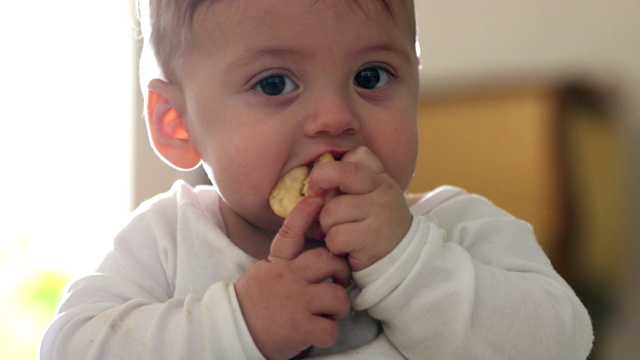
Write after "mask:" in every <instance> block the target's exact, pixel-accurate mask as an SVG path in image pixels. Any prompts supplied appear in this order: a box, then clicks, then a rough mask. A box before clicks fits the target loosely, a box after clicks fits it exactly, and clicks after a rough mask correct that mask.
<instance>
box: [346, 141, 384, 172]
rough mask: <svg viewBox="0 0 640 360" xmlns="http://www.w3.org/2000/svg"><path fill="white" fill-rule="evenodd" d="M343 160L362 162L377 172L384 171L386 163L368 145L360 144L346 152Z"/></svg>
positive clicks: (361, 163)
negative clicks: (383, 163)
mask: <svg viewBox="0 0 640 360" xmlns="http://www.w3.org/2000/svg"><path fill="white" fill-rule="evenodd" d="M342 161H346V162H352V163H355V164H360V165H362V166H364V167H366V168H369V169H370V170H371V171H373V172H374V173H376V174H382V173H384V165H382V161H380V159H378V157H377V156H376V155H375V154H374V153H372V152H371V150H369V148H368V147H366V146H358V147H356V148H354V149H353V150H351V151H349V152H348V153H346V154H344V156H343V157H342Z"/></svg>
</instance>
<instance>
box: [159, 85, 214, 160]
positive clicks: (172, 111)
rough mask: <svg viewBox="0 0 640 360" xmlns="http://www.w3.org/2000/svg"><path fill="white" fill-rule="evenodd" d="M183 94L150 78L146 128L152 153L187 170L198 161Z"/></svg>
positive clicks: (199, 158)
mask: <svg viewBox="0 0 640 360" xmlns="http://www.w3.org/2000/svg"><path fill="white" fill-rule="evenodd" d="M184 103H185V102H184V95H183V93H182V91H181V90H180V89H179V88H178V87H177V86H175V85H174V84H172V83H168V82H165V81H162V80H160V79H153V80H151V82H149V96H148V98H147V130H148V132H149V139H150V140H151V144H152V145H153V148H154V149H155V151H156V153H157V154H158V155H159V156H160V157H161V158H162V159H163V160H164V161H165V162H167V163H168V164H170V165H172V166H173V167H175V168H177V169H180V170H189V169H193V168H194V167H196V166H198V164H200V160H201V157H200V153H199V152H198V150H197V149H196V148H195V146H194V144H193V142H192V141H191V136H190V135H189V132H188V131H187V127H186V124H185V120H184V117H183V116H182V114H183V111H184V106H185V105H184Z"/></svg>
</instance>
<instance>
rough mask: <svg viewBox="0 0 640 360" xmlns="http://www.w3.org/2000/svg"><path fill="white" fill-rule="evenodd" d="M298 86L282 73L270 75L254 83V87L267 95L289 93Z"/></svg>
mask: <svg viewBox="0 0 640 360" xmlns="http://www.w3.org/2000/svg"><path fill="white" fill-rule="evenodd" d="M297 88H298V86H297V85H296V84H295V83H294V82H293V81H291V79H289V78H288V77H286V76H284V75H271V76H269V77H266V78H264V79H262V80H260V81H258V83H257V84H256V86H255V87H254V89H255V90H256V91H259V92H261V93H263V94H265V95H268V96H278V95H282V94H286V93H289V92H291V91H293V90H295V89H297Z"/></svg>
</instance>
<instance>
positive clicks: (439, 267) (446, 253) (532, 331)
mask: <svg viewBox="0 0 640 360" xmlns="http://www.w3.org/2000/svg"><path fill="white" fill-rule="evenodd" d="M448 191H450V192H456V191H455V190H448ZM439 195H442V194H439ZM456 195H457V196H456V197H455V198H454V199H450V200H447V201H446V202H444V203H443V204H440V205H439V206H437V207H436V208H435V209H433V210H432V211H429V214H428V215H426V216H417V217H415V218H414V221H413V224H412V227H411V230H410V232H409V234H408V235H407V237H406V238H405V239H404V240H403V241H402V242H401V244H400V245H399V246H398V247H397V248H396V249H394V251H393V252H392V253H390V254H389V255H388V256H387V257H386V258H384V259H382V260H381V261H379V262H378V263H376V264H374V265H373V266H371V267H369V268H367V269H365V270H363V271H360V272H356V273H354V280H355V282H356V284H357V285H358V286H359V287H361V289H362V291H361V293H360V294H359V296H357V298H356V299H354V307H355V308H356V309H358V310H362V309H367V310H368V311H369V313H370V314H371V316H373V317H375V318H377V319H379V320H381V321H382V324H383V328H384V330H385V333H386V335H387V336H388V337H389V339H390V340H391V341H392V342H393V343H394V345H395V346H396V347H397V348H398V349H399V350H400V351H401V352H402V353H403V354H404V355H405V356H407V357H408V358H425V357H427V358H436V359H477V358H482V359H585V358H586V357H587V355H588V353H589V351H590V348H591V341H592V330H591V324H590V320H589V316H588V314H587V312H586V310H585V308H584V306H583V305H582V304H581V303H580V301H579V299H578V298H577V297H576V296H575V294H574V293H573V291H572V290H571V289H570V287H569V286H568V285H567V284H566V283H565V282H564V281H563V280H562V279H561V278H560V277H559V276H558V274H557V273H556V272H555V271H554V270H553V268H552V266H551V264H550V262H549V260H548V259H547V257H546V256H545V254H544V253H543V252H542V250H541V249H540V247H539V246H538V244H537V243H536V240H535V236H534V234H533V231H532V229H531V227H530V226H529V225H528V224H526V223H524V222H522V221H519V220H516V219H514V218H512V217H511V216H509V215H508V214H506V213H504V212H503V211H501V210H499V209H497V208H496V207H495V206H493V205H492V204H490V203H489V202H488V201H486V200H485V199H483V198H480V197H477V196H469V195H466V194H463V193H462V192H461V191H457V194H456Z"/></svg>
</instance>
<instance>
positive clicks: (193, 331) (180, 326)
mask: <svg viewBox="0 0 640 360" xmlns="http://www.w3.org/2000/svg"><path fill="white" fill-rule="evenodd" d="M174 208H175V207H174ZM166 209H171V206H169V207H166ZM166 209H165V210H166ZM165 210H163V211H165ZM166 211H169V212H170V211H175V210H166ZM171 216H174V215H172V214H167V213H162V211H160V212H157V211H156V213H155V215H153V214H149V213H148V212H142V214H138V216H136V217H134V218H133V220H132V222H131V223H130V224H129V225H128V226H127V228H125V229H124V230H123V231H122V232H121V233H120V234H119V235H118V236H117V237H116V239H115V243H114V249H113V250H112V251H111V252H110V253H109V254H108V255H107V256H106V257H105V259H104V261H103V263H102V264H101V265H100V267H99V268H98V270H97V272H96V273H95V274H93V275H91V276H87V277H84V278H81V279H79V280H77V281H75V282H74V283H73V284H72V285H71V286H70V287H69V289H68V291H67V295H66V297H65V299H64V301H63V303H62V304H61V306H60V308H59V311H58V314H59V315H58V316H57V317H56V318H55V319H54V321H53V322H52V323H51V325H50V326H49V328H48V329H47V331H46V333H45V334H44V336H43V339H42V341H41V348H40V356H41V358H42V359H213V358H225V359H242V358H250V359H260V358H262V356H261V354H260V352H259V351H258V349H257V347H256V346H255V344H254V343H253V341H252V339H251V336H250V333H249V331H248V328H247V327H246V324H245V322H244V319H243V317H242V313H241V311H240V307H239V305H238V302H237V298H236V294H235V290H234V286H233V284H232V283H230V282H225V281H219V282H215V283H212V284H211V286H210V287H209V288H208V289H207V290H206V291H205V292H204V293H203V294H188V295H186V296H184V297H174V296H173V295H174V280H175V279H174V278H173V277H174V276H175V274H174V273H175V266H176V264H175V251H176V249H175V238H174V239H173V240H172V239H171V238H172V236H171V235H170V234H171V232H172V231H175V229H171V228H170V227H171V226H175V225H171V222H170V221H167V218H169V217H171ZM174 222H175V221H174ZM167 227H169V228H167ZM149 229H153V231H149ZM174 237H175V236H174ZM172 274H173V275H172Z"/></svg>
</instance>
